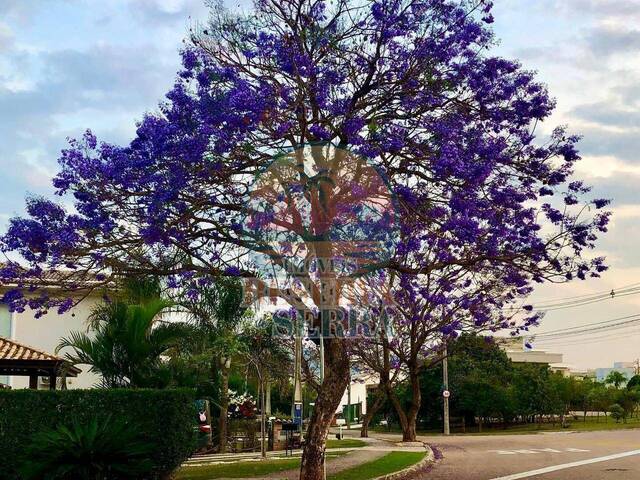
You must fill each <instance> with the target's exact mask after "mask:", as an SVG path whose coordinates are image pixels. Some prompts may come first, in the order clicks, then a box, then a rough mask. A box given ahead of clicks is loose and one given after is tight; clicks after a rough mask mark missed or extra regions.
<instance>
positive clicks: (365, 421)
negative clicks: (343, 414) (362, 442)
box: [360, 387, 385, 438]
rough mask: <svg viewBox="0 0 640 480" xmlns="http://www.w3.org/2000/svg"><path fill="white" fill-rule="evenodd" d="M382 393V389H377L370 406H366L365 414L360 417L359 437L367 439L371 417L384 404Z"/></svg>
mask: <svg viewBox="0 0 640 480" xmlns="http://www.w3.org/2000/svg"><path fill="white" fill-rule="evenodd" d="M384 397H385V395H384V391H383V389H382V387H378V390H377V391H376V393H375V398H374V400H373V403H372V404H371V405H367V413H365V414H364V415H363V416H362V427H361V428H360V437H361V438H367V437H368V436H369V423H370V422H371V419H372V418H373V416H374V415H375V414H376V413H378V410H380V407H382V404H383V403H384Z"/></svg>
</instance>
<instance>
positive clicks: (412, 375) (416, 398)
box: [389, 362, 422, 442]
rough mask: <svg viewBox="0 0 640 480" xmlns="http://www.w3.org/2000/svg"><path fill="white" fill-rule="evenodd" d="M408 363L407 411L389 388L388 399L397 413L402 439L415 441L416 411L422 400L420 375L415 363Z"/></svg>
mask: <svg viewBox="0 0 640 480" xmlns="http://www.w3.org/2000/svg"><path fill="white" fill-rule="evenodd" d="M412 363H413V364H410V365H409V382H410V384H411V403H410V405H409V408H408V409H407V411H406V412H405V411H404V408H403V405H402V404H401V403H400V399H399V398H398V396H397V395H396V394H395V393H394V392H393V391H392V390H391V389H389V399H390V400H391V403H392V404H393V407H394V408H395V410H396V413H397V414H398V419H399V420H400V427H401V428H402V441H403V442H415V441H416V438H417V434H416V426H417V420H418V411H419V410H420V402H421V401H422V397H421V393H420V375H419V371H418V368H417V363H416V362H412Z"/></svg>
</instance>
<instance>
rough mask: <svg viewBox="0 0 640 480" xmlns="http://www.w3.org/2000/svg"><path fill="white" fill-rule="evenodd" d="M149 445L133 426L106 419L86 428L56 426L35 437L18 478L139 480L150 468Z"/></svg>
mask: <svg viewBox="0 0 640 480" xmlns="http://www.w3.org/2000/svg"><path fill="white" fill-rule="evenodd" d="M152 451H153V445H152V444H149V443H146V442H143V441H142V440H141V439H140V437H139V433H138V432H137V431H136V428H135V425H131V424H127V423H126V422H124V421H122V420H116V419H113V418H111V417H110V416H107V417H106V418H105V419H104V420H100V421H99V420H97V419H96V418H93V419H91V420H89V422H88V423H86V424H81V423H78V422H73V424H72V425H70V426H66V425H59V426H58V427H57V428H55V429H53V430H45V431H42V432H40V433H38V434H36V435H35V437H34V438H33V443H32V444H31V445H29V446H27V452H26V454H25V461H24V465H23V467H22V469H21V474H22V477H21V478H24V479H28V480H44V479H47V480H76V479H78V478H82V479H87V480H119V479H127V478H131V479H134V478H141V477H142V476H144V474H146V473H148V472H149V471H150V470H151V468H152V466H153V465H152V462H151V460H150V457H149V456H150V454H151V452H152Z"/></svg>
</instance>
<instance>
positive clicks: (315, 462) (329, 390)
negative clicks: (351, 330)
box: [300, 338, 349, 480]
mask: <svg viewBox="0 0 640 480" xmlns="http://www.w3.org/2000/svg"><path fill="white" fill-rule="evenodd" d="M324 346H325V378H324V381H323V382H322V385H321V387H320V393H319V394H318V398H317V399H316V404H315V407H314V409H313V414H312V415H311V420H310V422H309V427H308V429H307V435H306V437H305V445H304V450H303V451H302V462H301V464H300V480H323V478H324V455H325V446H326V439H327V434H328V433H329V427H330V426H331V422H332V420H333V417H334V415H335V413H336V409H337V408H338V405H340V399H341V398H342V395H344V391H345V389H346V388H347V384H348V382H349V356H348V352H347V350H346V345H345V341H344V340H343V339H340V338H326V339H324Z"/></svg>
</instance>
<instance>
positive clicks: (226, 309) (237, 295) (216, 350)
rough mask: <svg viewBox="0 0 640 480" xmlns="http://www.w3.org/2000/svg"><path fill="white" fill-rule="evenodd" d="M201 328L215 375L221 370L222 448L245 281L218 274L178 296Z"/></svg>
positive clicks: (204, 348)
mask: <svg viewBox="0 0 640 480" xmlns="http://www.w3.org/2000/svg"><path fill="white" fill-rule="evenodd" d="M179 303H180V304H181V306H182V307H183V308H184V309H185V310H186V311H187V312H188V314H189V319H190V321H191V322H192V323H193V325H194V326H195V328H196V330H197V332H198V336H197V337H198V338H199V339H200V341H201V345H200V349H201V351H203V352H207V353H208V354H209V355H210V356H211V359H212V366H213V369H212V370H213V372H212V374H213V375H214V376H215V375H217V373H218V372H219V374H220V389H219V392H220V400H219V405H218V406H219V408H220V417H219V422H218V431H219V435H220V451H221V452H224V451H225V450H226V440H225V439H226V437H227V414H228V410H229V375H230V371H231V360H232V358H233V357H234V356H236V355H238V354H239V353H240V352H241V351H242V350H243V345H242V338H241V337H240V335H239V333H240V331H241V327H242V324H243V320H244V319H245V318H246V316H247V313H248V310H247V308H246V307H244V306H243V289H242V284H241V283H240V281H239V280H238V279H236V278H232V277H218V278H216V279H214V280H213V281H212V282H210V283H201V284H196V285H194V288H191V289H189V290H188V291H186V292H185V294H184V295H183V296H182V298H181V299H180V300H179Z"/></svg>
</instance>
